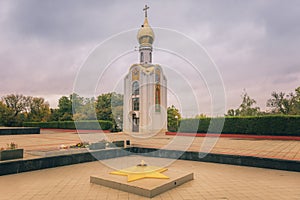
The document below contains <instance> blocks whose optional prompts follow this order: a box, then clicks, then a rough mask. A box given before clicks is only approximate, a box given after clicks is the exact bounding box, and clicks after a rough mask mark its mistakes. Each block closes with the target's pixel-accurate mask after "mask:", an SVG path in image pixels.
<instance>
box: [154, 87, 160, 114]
mask: <svg viewBox="0 0 300 200" xmlns="http://www.w3.org/2000/svg"><path fill="white" fill-rule="evenodd" d="M155 112H160V85H159V84H156V85H155Z"/></svg>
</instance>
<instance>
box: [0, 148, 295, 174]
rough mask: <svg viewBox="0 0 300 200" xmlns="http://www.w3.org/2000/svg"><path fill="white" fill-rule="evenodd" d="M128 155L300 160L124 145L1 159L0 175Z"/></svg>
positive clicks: (273, 164)
mask: <svg viewBox="0 0 300 200" xmlns="http://www.w3.org/2000/svg"><path fill="white" fill-rule="evenodd" d="M129 155H139V156H150V157H159V158H173V159H177V158H179V159H181V160H191V161H199V162H213V163H222V164H230V165H239V166H251V167H261V168H268V169H279V170H286V171H297V172H299V171H300V162H299V161H291V160H280V159H272V158H259V157H252V156H238V155H225V154H207V155H206V156H205V157H203V158H202V157H201V153H200V156H199V153H198V152H190V151H187V152H182V151H175V150H161V149H160V150H159V149H154V148H140V147H130V148H126V149H121V148H119V149H106V150H99V151H94V152H92V154H91V153H90V152H86V153H77V154H71V155H60V156H52V157H44V158H38V159H30V160H16V161H2V162H0V176H1V175H6V174H15V173H21V172H27V171H33V170H40V169H46V168H52V167H59V166H65V165H72V164H78V163H84V162H91V161H96V160H104V159H109V158H116V157H122V156H129Z"/></svg>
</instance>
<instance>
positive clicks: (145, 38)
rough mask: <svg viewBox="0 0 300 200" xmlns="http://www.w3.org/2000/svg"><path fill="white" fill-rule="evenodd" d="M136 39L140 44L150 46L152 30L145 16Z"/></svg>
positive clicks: (152, 36) (152, 35) (152, 38)
mask: <svg viewBox="0 0 300 200" xmlns="http://www.w3.org/2000/svg"><path fill="white" fill-rule="evenodd" d="M137 39H138V41H139V43H140V45H143V46H151V45H152V43H153V40H154V32H153V30H152V28H151V27H150V26H149V23H148V19H147V17H145V21H144V24H143V25H142V27H141V28H140V30H139V32H138V34H137Z"/></svg>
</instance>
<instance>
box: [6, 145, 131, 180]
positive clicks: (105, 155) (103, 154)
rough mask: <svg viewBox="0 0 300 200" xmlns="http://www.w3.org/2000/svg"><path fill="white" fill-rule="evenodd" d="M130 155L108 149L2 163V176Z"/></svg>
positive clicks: (126, 152) (120, 150) (125, 152)
mask: <svg viewBox="0 0 300 200" xmlns="http://www.w3.org/2000/svg"><path fill="white" fill-rule="evenodd" d="M127 155H129V152H128V151H124V150H122V149H108V150H99V151H94V152H93V153H92V154H91V153H89V152H86V153H77V154H71V155H62V156H51V157H44V158H37V159H30V160H16V161H3V162H0V176H1V175H7V174H16V173H21V172H28V171H33V170H40V169H46V168H53V167H60V166H65V165H72V164H78V163H84V162H92V161H96V160H104V159H109V158H116V157H122V156H127Z"/></svg>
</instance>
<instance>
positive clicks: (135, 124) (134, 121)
mask: <svg viewBox="0 0 300 200" xmlns="http://www.w3.org/2000/svg"><path fill="white" fill-rule="evenodd" d="M132 132H139V118H138V117H137V116H136V114H132Z"/></svg>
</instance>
